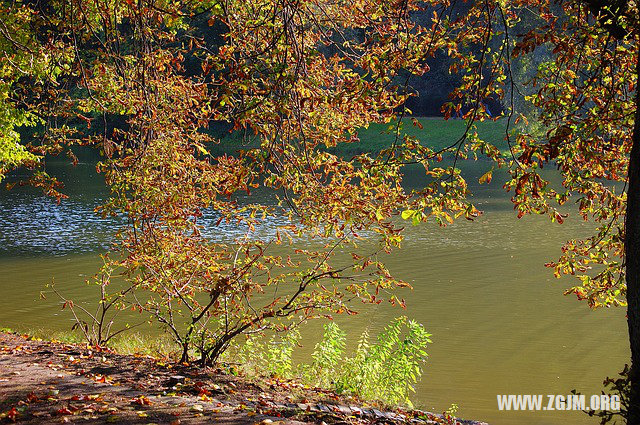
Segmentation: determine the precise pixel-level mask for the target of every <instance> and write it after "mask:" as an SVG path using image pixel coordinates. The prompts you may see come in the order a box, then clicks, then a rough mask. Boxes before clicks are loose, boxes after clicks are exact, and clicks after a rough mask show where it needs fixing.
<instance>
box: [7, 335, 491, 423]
mask: <svg viewBox="0 0 640 425" xmlns="http://www.w3.org/2000/svg"><path fill="white" fill-rule="evenodd" d="M3 421H4V422H8V423H11V422H18V423H23V424H54V423H55V424H60V423H79V424H98V423H100V424H103V423H139V424H171V425H179V424H202V423H205V422H208V423H210V422H212V421H213V422H216V423H218V424H222V425H227V424H228V425H232V424H233V425H303V424H310V423H313V424H321V425H328V424H336V425H337V424H353V425H360V424H372V423H415V424H416V425H421V424H422V425H424V424H436V423H460V424H477V425H480V424H481V423H480V422H474V421H462V420H457V421H455V422H454V421H452V420H449V421H447V419H446V418H444V417H443V416H442V415H434V414H432V413H429V412H422V411H411V412H407V411H397V410H396V411H382V410H378V409H375V408H367V407H362V404H361V403H358V402H357V401H355V400H353V399H348V398H344V397H340V396H338V395H336V394H334V393H331V392H328V391H323V390H320V389H309V388H306V387H303V386H302V385H300V384H299V383H296V382H292V381H279V380H277V379H265V380H264V381H260V382H253V381H251V380H248V379H246V378H243V377H237V376H233V375H230V374H226V373H224V372H223V371H222V370H220V369H214V368H201V367H193V366H189V365H175V364H170V363H165V362H163V361H162V360H159V359H155V358H152V357H149V356H135V355H134V356H129V355H121V354H117V353H114V352H112V351H108V350H100V349H95V348H90V347H85V346H81V345H70V344H62V343H55V342H48V341H41V340H36V339H32V338H30V337H28V336H26V335H17V334H10V333H0V422H3Z"/></svg>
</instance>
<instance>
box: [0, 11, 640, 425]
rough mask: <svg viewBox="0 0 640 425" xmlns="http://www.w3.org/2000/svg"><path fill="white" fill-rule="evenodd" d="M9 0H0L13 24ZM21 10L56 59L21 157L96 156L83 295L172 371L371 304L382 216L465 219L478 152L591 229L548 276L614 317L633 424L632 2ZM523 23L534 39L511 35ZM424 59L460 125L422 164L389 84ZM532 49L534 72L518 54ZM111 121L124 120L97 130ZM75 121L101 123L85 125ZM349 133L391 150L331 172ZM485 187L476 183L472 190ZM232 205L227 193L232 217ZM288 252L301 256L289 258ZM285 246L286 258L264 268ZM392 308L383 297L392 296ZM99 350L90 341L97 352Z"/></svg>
mask: <svg viewBox="0 0 640 425" xmlns="http://www.w3.org/2000/svg"><path fill="white" fill-rule="evenodd" d="M13 6H14V3H10V2H6V1H5V2H3V7H4V8H5V10H7V11H8V13H9V14H11V16H14V15H15V16H19V14H17V12H16V10H18V9H16V8H15V7H13ZM23 6H25V8H23V9H20V10H21V11H22V12H20V13H22V14H24V16H31V18H29V19H33V17H35V16H38V17H40V16H45V17H46V18H48V22H49V21H50V22H52V24H51V25H49V26H47V27H46V28H42V27H36V28H35V29H34V28H33V27H30V26H29V24H28V22H29V19H23V20H22V21H19V20H18V19H17V18H11V19H13V21H11V22H22V23H21V24H20V25H22V27H21V28H23V29H24V33H25V34H26V35H25V37H27V39H32V40H40V43H43V42H42V40H49V41H47V43H48V44H47V47H48V48H49V49H51V50H52V51H53V52H56V53H57V54H58V57H60V58H62V63H63V66H59V65H58V63H56V64H49V65H48V68H47V69H55V70H57V71H56V72H57V73H56V74H55V80H56V81H57V82H59V85H60V86H59V87H57V88H56V90H55V92H54V93H51V94H50V96H48V97H46V99H45V100H47V102H48V103H47V102H44V103H43V105H44V104H46V105H47V106H42V108H43V110H44V111H45V112H44V113H43V114H42V116H43V117H44V118H46V120H47V123H48V125H47V127H46V128H45V130H44V134H45V135H46V136H47V137H46V140H47V143H44V144H43V146H54V147H59V146H66V145H68V144H69V143H76V142H77V143H95V144H97V145H99V146H100V147H101V149H102V151H103V152H104V155H105V161H103V163H102V164H101V170H102V171H103V172H104V173H105V177H106V180H107V183H108V184H109V185H110V187H111V188H112V197H111V199H110V200H109V201H108V202H107V203H106V204H105V205H104V206H103V207H102V208H101V209H100V211H101V212H102V213H103V214H113V215H123V216H125V217H126V218H127V220H128V225H127V226H125V227H124V228H123V229H122V231H121V232H120V234H119V239H118V243H117V245H116V246H115V247H114V250H113V251H114V253H113V255H111V256H109V257H106V262H105V268H104V269H103V273H102V275H101V276H100V278H99V282H100V284H101V287H102V288H103V289H104V288H108V289H109V291H107V292H105V293H104V294H103V297H102V298H103V299H102V305H103V306H109V307H111V306H120V307H131V306H133V307H134V308H137V309H138V310H140V311H141V312H147V313H148V314H150V315H151V316H153V317H154V318H155V319H156V320H157V321H159V322H160V323H162V324H163V325H164V326H166V327H167V328H168V329H169V332H170V333H171V334H172V335H173V336H174V338H175V339H176V342H178V343H179V344H180V346H181V347H182V348H183V360H187V359H188V358H189V356H190V353H191V352H192V351H191V350H192V349H194V348H195V350H196V351H197V352H198V354H199V355H200V357H201V359H202V361H203V362H205V363H207V362H212V361H215V360H216V358H217V356H218V355H219V354H220V353H221V352H222V351H223V350H224V349H225V348H226V347H227V345H228V344H229V342H230V341H231V340H232V339H233V338H234V337H236V336H238V335H240V334H242V333H245V332H257V331H261V330H264V329H265V328H267V327H271V328H275V329H281V330H284V329H289V328H291V327H292V326H295V325H296V324H297V323H300V322H302V321H304V320H306V319H308V318H311V317H317V316H322V315H330V314H332V313H341V312H346V313H351V312H353V308H354V306H353V301H356V300H364V301H366V302H374V303H377V302H380V294H382V293H384V292H385V291H389V290H391V289H392V288H393V287H397V286H405V285H406V284H405V283H403V282H400V281H398V280H396V279H394V278H393V277H392V276H391V275H390V274H389V273H388V271H387V270H386V269H385V267H384V265H383V263H382V262H381V261H379V260H378V257H377V253H379V252H388V251H390V250H391V249H393V248H396V247H397V246H399V244H400V242H401V240H402V224H401V223H399V222H398V221H397V220H396V219H395V218H396V217H397V216H401V217H402V218H404V219H407V220H411V221H413V223H415V224H417V223H420V222H421V221H426V220H436V221H437V222H439V223H440V224H443V225H445V224H447V223H450V222H452V221H453V219H454V218H456V217H466V218H468V219H473V218H474V217H475V216H477V214H478V211H477V209H476V208H475V207H473V205H471V204H470V203H469V202H468V201H467V200H466V195H467V192H468V190H467V184H466V181H465V179H464V176H462V175H461V172H460V170H459V169H458V168H457V167H456V164H457V161H459V160H462V159H466V158H479V157H487V158H489V159H491V160H492V161H494V162H496V163H497V164H498V165H499V166H504V167H508V168H509V170H510V172H511V179H510V181H509V182H507V183H506V188H507V189H510V190H513V193H514V195H513V201H514V204H515V207H516V209H517V211H518V215H519V216H522V215H524V214H527V213H538V214H547V215H548V216H549V217H550V218H551V220H553V221H557V222H560V223H561V222H562V221H563V219H564V215H563V214H564V210H563V208H562V206H563V205H564V204H565V203H567V202H568V201H569V199H570V198H571V197H573V198H575V199H576V202H577V204H578V207H579V210H580V213H581V214H582V216H583V217H584V218H585V219H586V218H592V219H594V220H595V221H596V222H597V223H598V229H597V232H596V234H595V235H594V236H593V237H591V238H588V239H586V240H582V241H569V242H568V243H567V244H566V245H565V246H564V247H563V255H562V257H561V258H560V259H559V260H558V261H555V262H553V263H550V264H549V265H550V266H551V267H553V268H554V270H555V272H556V274H558V275H560V274H575V275H577V277H578V278H579V284H578V285H576V286H575V287H573V288H570V289H569V290H568V293H572V294H575V295H576V296H577V297H578V298H579V299H583V300H587V301H588V303H589V305H590V306H592V307H601V306H611V305H628V316H629V332H630V342H631V347H632V362H631V373H630V379H631V386H632V392H631V400H630V407H629V413H628V414H629V422H630V423H636V422H640V419H639V416H640V316H639V314H640V310H639V308H640V305H638V303H640V281H639V280H640V259H639V257H640V256H639V255H638V252H640V229H639V225H640V224H639V223H637V222H636V220H638V216H639V214H640V211H639V209H640V205H639V202H640V199H639V198H638V197H639V196H640V187H638V185H639V184H640V180H639V179H640V171H639V170H638V166H639V164H638V161H640V145H639V144H640V129H639V127H638V126H639V125H640V115H638V114H640V112H638V108H637V105H638V99H637V98H636V97H637V96H638V94H637V93H638V92H637V90H636V84H637V77H638V69H637V67H638V65H637V64H638V59H637V58H638V52H637V46H638V40H637V37H638V36H639V28H640V27H639V25H640V24H639V23H638V10H637V5H636V4H635V3H634V2H625V1H616V2H602V1H598V0H569V1H561V2H552V1H550V0H515V1H510V2H507V1H504V0H478V1H476V2H475V3H472V4H471V5H470V6H466V7H463V8H461V7H460V6H459V5H457V4H456V2H450V1H447V0H432V1H426V2H419V1H413V0H400V1H393V2H388V1H382V0H360V1H341V0H335V1H328V2H324V1H314V0H292V1H266V0H262V1H242V0H230V1H216V0H214V1H198V2H195V1H188V0H184V1H182V2H170V1H164V0H139V1H132V0H123V1H113V2H101V1H99V0H95V1H90V2H86V1H78V0H59V1H51V2H33V3H32V2H25V3H24V4H23ZM418 15H419V16H420V19H419V20H418V19H414V18H415V17H416V16H418ZM425 16H430V19H428V20H427V19H424V17H425ZM525 19H527V20H533V21H534V22H535V23H536V25H534V26H532V25H529V26H528V27H527V25H526V23H523V22H522V21H524V20H525ZM204 20H208V22H209V23H210V24H211V25H214V26H217V27H219V28H221V31H220V38H219V39H216V41H215V42H212V41H211V39H209V38H207V37H204V36H203V29H202V25H200V24H201V23H202V22H203V21H204ZM29 31H31V32H29ZM18 33H20V32H18ZM0 34H1V35H2V36H3V37H4V38H3V39H2V40H3V42H4V43H5V44H7V45H10V46H14V47H15V46H18V45H19V43H22V44H24V42H22V41H19V40H15V39H11V38H9V36H8V34H9V33H8V32H7V31H6V30H5V31H4V32H0ZM29 34H31V35H29ZM42 34H46V35H47V37H43V36H42ZM50 40H53V42H51V41H50ZM16 48H17V47H16ZM436 54H438V55H443V54H446V55H447V56H448V57H449V61H450V67H449V71H450V72H451V73H458V74H459V75H458V77H457V78H459V80H458V81H460V82H461V84H460V86H459V87H458V88H456V89H455V90H454V91H453V93H452V101H451V102H450V103H448V104H447V105H445V108H444V112H445V114H446V115H447V116H451V115H453V114H460V112H461V108H462V107H463V106H464V108H465V109H464V110H463V111H462V112H463V113H464V118H465V119H466V120H467V131H466V132H465V135H464V136H463V137H461V138H460V139H458V140H455V141H452V143H451V145H450V146H448V147H446V148H445V149H442V150H438V151H434V150H433V149H431V148H429V147H427V146H422V145H421V144H420V143H419V141H418V140H416V139H415V138H412V137H409V136H407V135H406V134H404V132H403V130H402V128H403V127H402V126H403V125H404V124H403V123H404V122H405V121H406V120H404V121H403V120H402V118H404V117H405V115H407V114H409V112H410V111H408V110H406V108H404V105H405V103H406V102H407V99H408V98H409V97H410V94H411V90H410V89H409V87H410V85H411V83H410V82H411V80H412V79H416V78H423V77H424V78H428V72H427V71H428V69H429V66H428V62H429V60H431V58H433V57H435V56H436ZM532 56H535V59H536V60H535V62H541V63H540V65H539V66H538V70H537V73H536V75H535V77H534V78H533V80H532V81H531V84H530V85H529V86H528V87H529V89H528V90H529V92H528V93H529V96H528V99H529V100H530V101H531V103H532V107H533V108H534V111H537V113H538V114H539V116H536V117H535V120H532V122H531V123H528V121H527V118H528V117H526V116H523V115H517V114H516V110H515V107H514V105H515V104H516V103H517V102H516V97H517V96H518V95H519V94H520V93H521V92H522V90H523V89H522V88H521V84H520V80H521V79H520V78H519V77H518V75H517V73H516V72H515V70H516V69H523V67H520V68H518V67H517V66H516V65H518V62H520V63H524V61H527V60H529V59H530V58H531V57H532ZM544 57H548V58H549V60H547V61H540V58H544ZM5 58H7V56H6V55H5ZM185 58H186V59H185ZM9 59H10V58H9ZM187 60H188V61H189V64H190V66H189V71H187V70H186V69H185V62H186V61H187ZM3 64H8V65H7V66H9V68H7V69H9V71H4V72H5V73H8V75H18V74H17V72H18V73H19V71H16V70H17V69H18V68H17V67H11V66H12V63H11V62H10V61H8V59H6V60H5V62H3ZM193 64H198V65H199V69H200V70H201V72H200V71H197V72H196V71H194V70H197V69H198V66H193ZM10 65H11V66H10ZM35 74H38V73H37V72H36V73H35ZM10 81H12V83H11V84H9V85H8V86H7V87H6V88H5V89H4V90H7V91H8V92H11V93H12V96H13V95H15V96H14V97H15V99H18V100H21V99H25V98H26V96H25V95H24V93H23V94H22V95H20V92H19V90H18V89H19V84H17V81H18V80H17V79H15V78H14V79H13V80H10ZM498 100H499V101H501V103H502V104H503V106H504V110H505V113H504V115H505V116H506V117H505V118H506V119H507V121H508V123H509V126H508V127H509V129H510V130H509V131H507V133H506V134H505V138H506V139H507V141H508V143H509V152H507V154H506V155H505V154H504V152H501V151H500V149H499V148H498V146H496V143H494V141H485V140H481V139H480V138H479V137H478V135H477V133H476V132H475V123H476V122H477V121H481V120H485V119H489V118H490V116H489V114H488V111H487V110H486V104H487V102H496V101H498ZM16 104H17V103H16V102H15V101H13V102H11V103H10V104H9V106H6V108H14V109H15V105H16ZM54 104H55V106H56V107H52V105H54ZM114 117H120V118H122V119H123V121H126V123H125V124H122V125H117V126H116V125H113V123H112V121H113V118H114ZM493 118H494V119H496V118H497V117H495V116H494V117H493ZM212 121H225V122H227V123H229V124H230V125H231V126H232V128H233V130H234V132H235V134H240V135H242V138H241V140H238V142H239V143H241V144H242V145H241V147H242V150H241V151H240V154H239V155H237V156H230V155H226V154H221V155H214V154H212V153H211V152H212V149H211V144H212V143H213V142H214V140H213V139H212V137H211V136H210V135H209V133H208V132H207V131H206V129H207V128H208V127H209V124H210V123H211V122H212ZM92 123H94V124H95V125H94V127H93V128H94V129H95V128H98V129H99V130H100V131H98V132H96V131H89V129H88V128H83V126H84V127H90V126H91V124H92ZM370 123H387V124H389V125H390V131H392V132H393V133H394V134H395V135H396V138H395V142H394V143H393V144H392V146H390V147H389V148H388V149H385V150H383V151H381V152H379V153H374V154H363V155H358V156H355V157H352V158H345V157H342V156H339V155H336V154H332V153H330V151H329V149H328V148H332V147H335V146H336V145H339V144H344V143H358V142H359V139H358V128H361V127H366V126H367V125H369V124H370ZM414 124H415V125H418V124H419V123H417V122H414ZM13 125H20V124H19V123H18V124H13ZM511 130H513V131H511ZM13 146H17V145H13ZM19 149H22V148H19ZM54 150H55V149H54ZM13 155H14V156H15V154H13ZM443 159H444V160H445V161H444V162H443ZM22 160H23V159H20V160H19V161H22ZM14 162H15V161H14ZM410 163H414V164H416V163H417V164H421V165H422V166H423V168H424V171H425V174H426V176H427V183H426V184H425V187H424V188H421V189H420V190H413V191H408V190H406V189H405V188H403V186H402V184H401V183H402V177H403V176H402V169H403V167H404V166H405V165H406V164H410ZM443 164H447V165H443ZM11 165H13V163H12V164H11ZM549 165H554V166H556V167H557V168H558V169H559V170H560V172H561V173H562V175H563V181H562V185H561V186H559V187H553V185H552V184H551V183H549V182H548V181H547V180H546V179H545V178H544V176H545V175H544V174H543V172H542V169H543V167H544V166H549ZM490 179H491V174H490V173H489V174H487V175H485V176H483V178H482V180H483V181H489V180H490ZM624 184H626V185H627V186H626V190H625V188H621V187H620V186H621V185H624ZM256 191H262V193H263V194H265V195H266V196H274V197H275V196H277V199H278V204H277V207H275V208H274V207H270V206H269V205H268V204H265V203H263V202H259V200H258V201H253V200H254V199H256V198H254V197H253V196H252V194H255V193H256ZM240 193H246V195H243V196H245V197H246V200H245V201H244V202H242V203H240V202H238V201H237V198H238V196H240V195H239V194H240ZM205 213H207V214H215V216H216V219H217V221H216V222H214V226H216V228H221V227H220V226H222V225H223V224H224V223H225V222H227V223H233V224H234V225H235V226H237V227H240V228H242V229H243V235H244V237H242V238H237V239H236V240H233V241H229V242H228V243H226V244H223V243H214V242H212V241H211V240H209V239H207V238H206V237H204V236H202V230H203V227H202V220H203V219H202V216H203V215H204V214H205ZM269 221H279V222H280V223H282V225H281V226H279V227H278V229H274V230H273V234H272V237H271V238H264V237H260V236H257V233H256V232H255V230H256V229H257V228H259V226H262V225H264V223H266V222H269ZM364 234H367V235H376V237H377V246H376V247H371V246H367V245H366V244H363V243H362V241H361V239H362V236H363V235H364ZM303 238H304V239H308V240H311V241H313V244H312V245H313V246H307V247H304V248H301V247H296V246H295V245H296V243H295V242H296V241H299V240H301V239H303ZM287 241H288V243H289V244H290V245H289V246H290V248H289V252H288V254H285V255H282V254H279V255H275V254H272V252H271V250H272V247H273V246H274V245H276V244H281V243H283V242H285V243H286V242H287ZM118 285H120V286H118ZM390 300H391V301H393V302H395V303H399V304H403V301H402V300H400V299H398V298H397V296H395V295H391V296H390ZM98 319H99V318H98ZM92 320H96V316H93V319H92ZM100 320H101V319H100ZM82 326H83V329H84V330H85V331H86V330H87V329H88V327H89V326H88V324H85V325H82ZM100 329H102V328H100ZM108 337H109V336H108V335H107V336H103V335H102V334H101V332H99V335H98V340H99V341H98V342H104V340H105V339H108Z"/></svg>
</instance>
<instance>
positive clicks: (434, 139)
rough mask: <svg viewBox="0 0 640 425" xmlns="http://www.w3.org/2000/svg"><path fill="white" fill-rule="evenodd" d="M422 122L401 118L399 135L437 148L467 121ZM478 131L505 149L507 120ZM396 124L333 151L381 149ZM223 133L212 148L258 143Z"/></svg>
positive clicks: (374, 128) (363, 133) (375, 127)
mask: <svg viewBox="0 0 640 425" xmlns="http://www.w3.org/2000/svg"><path fill="white" fill-rule="evenodd" d="M416 120H417V121H418V122H419V123H420V124H421V125H422V128H420V127H419V126H417V125H414V124H413V122H412V119H411V118H405V119H403V120H402V127H401V131H400V136H401V137H402V135H404V134H406V135H408V136H411V137H415V138H417V139H418V140H420V142H421V143H422V144H423V145H424V146H429V147H431V148H434V149H436V150H437V149H441V148H444V147H447V146H449V145H451V144H453V143H455V142H456V141H457V140H458V139H459V138H460V136H462V135H463V134H464V132H465V130H466V126H467V123H466V122H465V121H464V120H460V119H450V120H445V119H444V118H436V117H423V118H417V119H416ZM476 126H477V131H478V135H479V136H480V138H481V139H483V140H486V141H488V142H491V143H494V144H495V145H496V146H497V147H498V148H500V149H503V150H504V149H506V148H507V146H506V142H505V141H504V136H505V127H506V121H505V120H498V121H484V122H479V123H477V124H476ZM395 132H396V124H395V123H391V124H371V125H370V126H369V127H367V128H362V129H360V130H358V137H359V139H360V141H359V142H355V143H342V144H340V145H338V146H336V147H335V148H331V149H330V152H332V153H336V154H338V155H342V156H350V155H357V154H361V153H370V152H374V153H375V152H379V151H380V150H382V149H385V148H387V147H389V146H391V144H392V143H393V141H394V140H395V137H396V136H395ZM223 134H226V135H224V136H223V137H221V139H220V145H218V146H217V147H216V148H214V149H212V150H213V151H219V152H227V153H230V152H233V151H235V150H237V149H249V148H255V147H257V144H255V143H253V144H249V145H242V144H241V141H240V139H239V138H237V136H236V134H234V133H231V134H229V133H225V132H219V133H218V134H217V135H218V136H220V135H223Z"/></svg>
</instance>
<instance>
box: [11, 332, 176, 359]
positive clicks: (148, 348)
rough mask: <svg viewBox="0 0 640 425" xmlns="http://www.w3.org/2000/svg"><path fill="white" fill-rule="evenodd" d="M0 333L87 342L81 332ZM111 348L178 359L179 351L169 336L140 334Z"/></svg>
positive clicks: (126, 335) (123, 337)
mask: <svg viewBox="0 0 640 425" xmlns="http://www.w3.org/2000/svg"><path fill="white" fill-rule="evenodd" d="M0 332H5V333H17V334H23V335H29V336H30V337H31V338H34V339H38V340H42V341H52V342H61V343H63V344H80V345H84V344H86V340H85V339H84V337H83V336H82V335H81V334H80V333H79V332H74V331H52V330H49V329H37V328H36V329H10V328H0ZM108 346H109V348H111V349H113V350H114V351H115V352H117V353H119V354H125V355H134V354H141V355H148V356H152V357H156V358H171V359H174V358H175V359H177V357H178V349H177V347H176V344H175V342H173V341H172V340H171V339H170V338H169V337H168V336H167V335H155V336H148V335H143V334H140V333H135V332H131V333H127V332H125V333H123V334H121V335H118V336H116V337H114V338H113V339H112V340H111V341H109V345H108Z"/></svg>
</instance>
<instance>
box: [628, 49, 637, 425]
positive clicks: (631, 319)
mask: <svg viewBox="0 0 640 425" xmlns="http://www.w3.org/2000/svg"><path fill="white" fill-rule="evenodd" d="M636 76H637V77H638V81H639V82H640V60H638V63H637V64H636ZM635 106H636V111H635V120H634V127H633V146H632V148H631V155H630V158H629V171H628V173H629V181H628V189H627V211H626V219H625V260H626V280H627V303H628V307H627V323H628V325H629V343H630V346H631V370H630V373H629V378H630V380H631V394H630V398H629V411H628V417H627V423H628V424H634V425H635V424H640V89H639V88H638V86H637V85H636V104H635Z"/></svg>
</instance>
